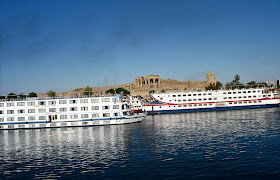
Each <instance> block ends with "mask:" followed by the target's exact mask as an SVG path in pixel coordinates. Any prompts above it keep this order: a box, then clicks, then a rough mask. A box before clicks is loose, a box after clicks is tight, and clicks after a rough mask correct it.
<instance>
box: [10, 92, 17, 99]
mask: <svg viewBox="0 0 280 180" xmlns="http://www.w3.org/2000/svg"><path fill="white" fill-rule="evenodd" d="M15 98H17V95H16V94H15V93H10V94H8V99H15Z"/></svg>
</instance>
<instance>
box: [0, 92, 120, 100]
mask: <svg viewBox="0 0 280 180" xmlns="http://www.w3.org/2000/svg"><path fill="white" fill-rule="evenodd" d="M114 96H118V97H121V96H122V95H114ZM91 97H112V94H99V95H93V94H92V95H90V96H87V95H67V96H54V97H25V98H19V97H16V98H3V99H0V102H3V101H29V100H51V99H73V98H91Z"/></svg>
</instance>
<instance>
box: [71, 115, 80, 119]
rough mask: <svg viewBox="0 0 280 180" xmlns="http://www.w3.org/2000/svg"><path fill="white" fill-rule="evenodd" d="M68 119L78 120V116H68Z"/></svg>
mask: <svg viewBox="0 0 280 180" xmlns="http://www.w3.org/2000/svg"><path fill="white" fill-rule="evenodd" d="M70 118H71V119H78V115H77V114H74V115H70Z"/></svg>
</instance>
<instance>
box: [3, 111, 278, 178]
mask: <svg viewBox="0 0 280 180" xmlns="http://www.w3.org/2000/svg"><path fill="white" fill-rule="evenodd" d="M0 151H1V153H0V179H23V178H26V179H54V178H55V179H81V178H83V179H85V178H87V179H88V178H90V179H152V178H153V179H222V178H227V179H277V178H278V179H279V178H280V108H270V109H252V110H234V111H223V112H198V113H185V114H167V115H154V116H150V115H149V116H147V117H146V118H145V119H144V120H143V122H141V123H135V124H126V125H112V126H98V127H80V128H79V127H78V128H77V127H75V128H61V129H59V128H58V129H35V130H11V131H0Z"/></svg>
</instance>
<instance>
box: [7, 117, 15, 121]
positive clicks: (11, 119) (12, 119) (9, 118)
mask: <svg viewBox="0 0 280 180" xmlns="http://www.w3.org/2000/svg"><path fill="white" fill-rule="evenodd" d="M7 121H15V118H14V117H8V118H7Z"/></svg>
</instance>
